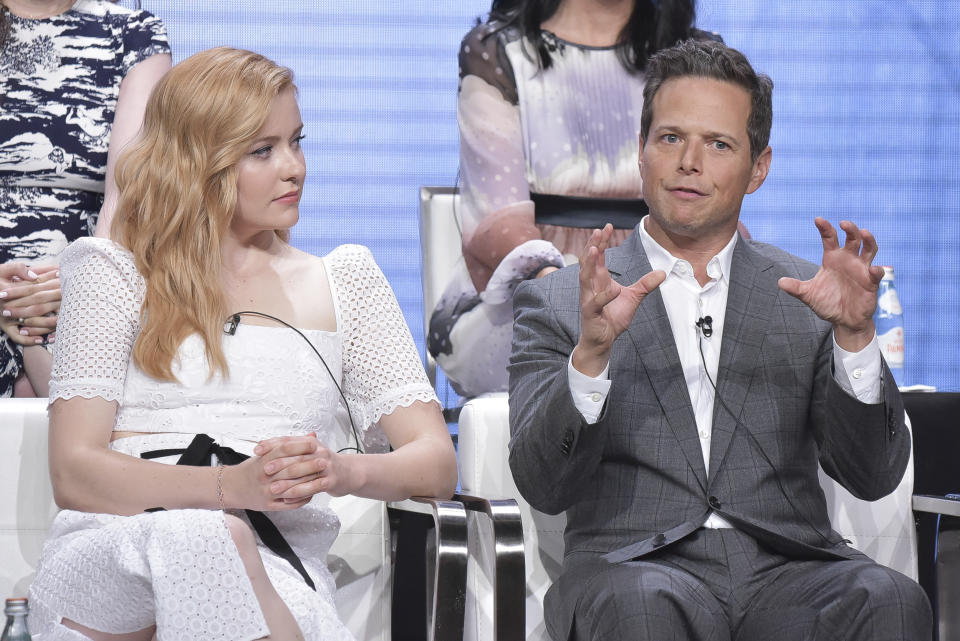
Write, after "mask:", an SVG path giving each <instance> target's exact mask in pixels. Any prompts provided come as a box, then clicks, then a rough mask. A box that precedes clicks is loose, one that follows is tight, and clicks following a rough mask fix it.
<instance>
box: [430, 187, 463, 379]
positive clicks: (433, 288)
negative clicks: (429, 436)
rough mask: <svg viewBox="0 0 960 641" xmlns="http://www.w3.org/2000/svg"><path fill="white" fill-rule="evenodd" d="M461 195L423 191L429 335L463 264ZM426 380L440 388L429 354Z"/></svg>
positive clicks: (437, 189) (440, 190)
mask: <svg viewBox="0 0 960 641" xmlns="http://www.w3.org/2000/svg"><path fill="white" fill-rule="evenodd" d="M459 203H460V195H459V194H458V193H457V188H456V187H421V188H420V260H421V263H420V266H421V270H420V276H421V278H422V284H423V329H424V334H426V333H427V332H429V331H430V315H431V314H432V313H433V310H434V308H435V307H436V306H437V302H439V300H440V296H441V295H442V294H443V290H444V289H445V288H446V287H447V283H449V282H450V275H451V274H453V272H454V269H455V268H456V267H457V265H458V263H460V262H462V261H463V250H462V247H461V245H460V242H461V236H460V218H459V216H458V215H457V212H458V206H459ZM426 360H427V362H426V367H427V376H428V377H429V378H430V384H431V385H433V386H434V387H436V384H437V363H436V361H434V359H433V356H431V355H430V353H429V352H427V359H426Z"/></svg>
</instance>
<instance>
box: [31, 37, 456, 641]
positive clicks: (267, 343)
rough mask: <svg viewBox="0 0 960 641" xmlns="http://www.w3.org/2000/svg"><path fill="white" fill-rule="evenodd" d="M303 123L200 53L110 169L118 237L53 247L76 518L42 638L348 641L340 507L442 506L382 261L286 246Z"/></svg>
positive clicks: (275, 87)
mask: <svg viewBox="0 0 960 641" xmlns="http://www.w3.org/2000/svg"><path fill="white" fill-rule="evenodd" d="M302 130H303V122H302V120H301V117H300V110H299V108H298V106H297V101H296V89H295V87H294V85H293V77H292V73H291V72H290V70H288V69H286V68H284V67H280V66H278V65H276V64H275V63H273V62H271V61H270V60H267V59H266V58H264V57H262V56H260V55H258V54H255V53H251V52H246V51H238V50H235V49H228V48H218V49H212V50H209V51H205V52H201V53H198V54H196V55H194V56H191V57H190V58H188V59H187V60H185V61H183V62H181V63H180V64H178V65H176V66H175V67H174V68H173V69H172V71H171V72H170V73H169V74H168V75H166V76H165V77H164V78H163V79H162V80H161V81H160V84H159V85H158V86H157V88H156V90H155V91H154V92H153V94H152V95H151V97H150V100H149V102H148V104H147V110H146V116H145V121H144V131H143V134H142V136H141V138H140V139H138V141H137V142H136V143H135V144H134V145H133V146H132V147H131V148H130V149H128V150H127V151H126V152H125V153H124V155H123V156H122V158H121V160H120V163H119V165H118V171H117V184H118V188H119V191H120V202H119V204H118V208H117V214H116V218H115V219H114V222H113V227H112V230H111V234H112V237H113V241H111V240H107V239H102V238H84V239H80V240H78V241H76V242H75V243H74V244H72V245H71V246H70V247H69V248H68V249H67V250H66V251H65V252H64V256H63V261H62V264H61V272H60V273H61V279H62V282H63V285H62V287H63V306H62V308H61V318H60V324H59V328H58V335H59V336H58V340H57V349H56V351H55V355H54V356H55V359H54V367H53V376H52V380H51V390H50V399H51V405H50V469H51V473H52V480H53V487H54V495H55V497H56V500H57V504H58V505H59V506H60V507H61V508H63V510H62V511H61V512H60V513H59V514H58V515H57V517H56V520H55V521H54V523H53V526H52V527H51V530H50V535H49V539H48V541H47V543H46V545H45V547H44V550H43V555H42V559H41V562H40V565H39V567H38V569H37V575H36V579H35V580H34V582H33V585H32V587H31V591H30V603H31V626H32V628H33V629H34V631H35V632H36V633H37V634H36V637H35V638H37V639H39V640H41V641H42V640H44V639H87V638H89V639H95V640H99V639H110V640H112V641H115V640H116V639H131V640H132V639H144V640H149V639H151V637H152V635H154V634H156V635H157V636H158V637H159V638H161V639H168V640H178V641H187V640H196V639H204V640H205V641H211V640H216V639H222V640H223V641H236V640H237V639H260V638H271V639H324V640H329V639H349V638H350V635H349V633H348V632H347V630H346V629H345V628H344V627H343V625H342V623H341V622H340V620H339V619H338V616H337V613H336V611H335V609H334V602H333V591H334V583H333V579H332V576H331V574H330V572H329V570H328V569H327V567H326V564H325V561H326V555H327V550H328V548H329V546H330V544H331V542H332V541H333V540H334V538H336V536H337V531H338V528H339V521H338V520H337V516H336V514H334V512H333V511H332V510H331V509H330V507H329V506H328V501H329V496H341V495H344V494H356V495H360V496H366V497H371V498H377V499H401V498H405V497H409V496H411V495H413V494H418V495H429V496H450V495H451V494H452V493H453V491H454V488H455V485H456V461H455V458H454V451H453V447H452V444H451V440H450V437H449V434H448V432H447V430H446V425H445V424H444V422H443V419H442V417H441V414H440V408H439V405H438V403H437V402H436V399H435V397H434V395H433V392H432V390H431V388H430V385H429V383H428V382H427V379H426V375H425V373H424V371H423V367H422V365H421V362H420V359H419V357H418V354H417V350H416V348H415V346H414V343H413V339H412V337H411V336H410V332H409V330H408V328H407V326H406V324H405V323H404V320H403V316H402V315H401V312H400V308H399V306H398V305H397V302H396V299H395V298H394V295H393V292H392V291H391V289H390V285H389V284H388V283H387V281H386V279H385V278H384V275H383V273H382V272H381V271H380V270H379V268H378V267H377V265H376V263H374V261H373V258H372V256H371V255H370V252H369V250H367V249H366V248H363V247H359V246H355V245H344V246H341V247H339V248H337V249H336V250H334V251H333V252H331V253H330V254H329V255H328V256H326V257H325V258H316V257H314V256H311V255H308V254H305V253H304V252H302V251H300V250H297V249H295V248H294V247H292V246H290V245H289V244H288V243H287V242H286V238H287V236H288V232H289V229H290V228H291V227H292V226H293V225H294V224H295V223H296V222H297V218H298V215H299V214H298V202H299V199H300V196H301V194H302V189H303V180H304V176H305V173H306V168H305V165H304V157H303V152H302V150H301V148H300V141H301V139H302V138H303V134H302ZM246 310H253V311H246ZM268 315H269V316H268ZM272 317H276V319H277V320H271V318H272ZM281 319H282V320H281ZM294 328H297V329H294ZM321 357H322V358H321ZM354 425H355V427H354ZM351 428H353V429H351ZM391 446H392V447H393V451H390V447H391ZM355 448H361V449H362V450H363V451H364V452H365V453H364V454H360V453H350V452H347V450H354V449H355ZM345 452H346V453H345ZM248 457H249V458H248ZM211 459H212V460H211ZM178 462H179V463H180V465H174V463H178ZM197 465H206V466H207V467H196V466H197ZM210 465H213V467H209V466H210ZM264 512H267V513H268V514H269V516H266V515H265V514H264ZM254 531H256V535H255V534H254Z"/></svg>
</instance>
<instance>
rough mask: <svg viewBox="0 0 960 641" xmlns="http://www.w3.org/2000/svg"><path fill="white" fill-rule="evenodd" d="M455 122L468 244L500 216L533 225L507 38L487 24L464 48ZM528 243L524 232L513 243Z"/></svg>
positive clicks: (479, 29)
mask: <svg viewBox="0 0 960 641" xmlns="http://www.w3.org/2000/svg"><path fill="white" fill-rule="evenodd" d="M457 123H458V125H459V130H460V193H461V199H460V201H461V203H462V214H461V215H462V221H463V235H464V242H465V243H470V242H471V240H472V238H473V236H474V234H475V233H478V228H479V227H481V224H482V223H483V222H484V221H485V219H487V218H489V217H494V216H497V215H500V216H502V215H509V216H519V217H521V218H522V219H523V220H524V222H525V223H526V224H528V225H530V226H532V225H533V203H532V202H531V201H530V187H529V185H528V183H527V171H526V161H525V157H524V149H523V130H522V127H521V122H520V108H519V106H518V105H517V86H516V81H515V80H514V77H513V69H512V67H511V66H510V60H509V59H508V58H507V55H506V52H505V51H504V44H503V34H502V33H498V32H494V31H493V27H492V26H491V25H489V24H482V25H478V26H477V27H476V28H474V29H473V31H471V32H470V33H468V34H467V36H466V37H465V38H464V39H463V42H462V43H461V45H460V90H459V93H458V98H457ZM487 222H489V221H487ZM479 233H482V232H479ZM524 240H528V238H527V236H526V235H525V234H523V233H522V231H520V232H518V240H517V241H516V242H515V243H514V245H519V244H520V243H521V242H523V241H524Z"/></svg>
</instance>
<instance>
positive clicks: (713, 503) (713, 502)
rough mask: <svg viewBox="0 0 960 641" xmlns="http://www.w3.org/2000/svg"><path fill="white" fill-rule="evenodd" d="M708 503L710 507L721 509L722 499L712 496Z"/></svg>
mask: <svg viewBox="0 0 960 641" xmlns="http://www.w3.org/2000/svg"><path fill="white" fill-rule="evenodd" d="M707 503H709V504H710V507H712V508H713V509H715V510H719V509H720V499H718V498H717V497H715V496H711V497H710V498H709V499H707Z"/></svg>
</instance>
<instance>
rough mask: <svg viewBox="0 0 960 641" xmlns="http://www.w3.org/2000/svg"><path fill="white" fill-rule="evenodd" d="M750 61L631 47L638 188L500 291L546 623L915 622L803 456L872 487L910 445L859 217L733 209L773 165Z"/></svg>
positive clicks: (873, 625)
mask: <svg viewBox="0 0 960 641" xmlns="http://www.w3.org/2000/svg"><path fill="white" fill-rule="evenodd" d="M772 88H773V84H772V82H771V81H770V79H769V78H767V77H766V76H763V75H758V74H756V73H755V72H754V70H753V69H752V68H751V66H750V63H749V62H748V61H747V60H746V58H744V57H743V55H742V54H740V53H739V52H737V51H734V50H732V49H730V48H728V47H726V46H724V45H722V44H719V43H716V42H692V41H691V42H687V43H683V44H680V45H677V46H676V47H674V48H672V49H668V50H664V51H661V52H660V53H658V54H657V55H656V56H654V57H653V58H652V59H651V60H650V62H649V64H648V69H647V86H646V89H645V92H644V100H645V102H644V106H643V114H642V129H641V141H640V143H641V155H640V172H641V175H642V177H643V193H644V199H645V200H646V202H647V205H648V206H649V209H650V215H649V216H647V217H645V218H644V219H643V220H642V221H641V222H640V224H639V225H638V226H637V228H636V233H634V234H631V236H630V237H629V238H628V239H627V240H626V241H625V242H624V243H623V244H622V245H621V246H620V247H617V248H614V249H610V250H607V245H608V241H609V238H610V233H611V229H610V226H607V227H606V228H605V229H603V230H597V231H595V232H594V233H593V236H592V238H591V239H590V241H589V243H588V245H587V248H586V250H585V251H584V254H583V256H582V257H581V262H580V267H579V269H577V268H569V269H564V270H561V271H560V272H557V273H555V274H552V275H550V276H548V277H546V278H543V279H540V280H535V281H528V282H526V283H524V284H523V285H522V286H521V287H520V288H519V290H518V292H517V295H516V298H515V306H514V309H515V317H516V325H515V330H514V346H513V355H512V357H511V364H510V425H511V433H512V439H511V443H510V467H511V470H512V472H513V476H514V479H515V480H516V483H517V486H518V487H519V488H520V491H521V492H522V493H523V495H524V497H525V498H526V499H527V500H528V501H529V502H530V504H531V505H533V506H534V507H535V508H537V509H539V510H542V511H544V512H548V513H557V512H560V511H563V510H565V511H566V514H567V529H566V532H565V535H564V537H565V543H566V553H565V558H564V566H563V571H562V574H561V576H560V578H559V580H558V581H557V583H556V584H555V585H553V586H552V587H551V589H550V591H549V592H548V594H547V597H546V603H545V610H546V616H547V627H548V630H549V631H550V634H551V635H552V636H553V638H554V639H556V640H558V641H560V640H564V639H578V640H586V639H651V640H655V641H665V640H669V639H683V640H687V639H698V640H700V639H718V640H720V639H739V640H744V641H746V640H762V639H763V640H765V639H777V641H788V640H793V639H796V640H800V639H818V640H820V639H862V640H864V641H866V640H870V641H881V640H885V639H891V640H893V639H910V640H917V641H919V640H924V641H926V640H929V639H930V637H931V615H930V607H929V604H928V603H927V600H926V597H925V596H924V594H923V592H922V590H921V589H920V587H919V586H918V585H917V584H916V583H914V582H913V581H911V580H909V579H907V578H906V577H904V576H903V575H900V574H898V573H897V572H895V571H893V570H890V569H887V568H885V567H882V566H879V565H877V564H876V563H874V562H873V561H871V560H870V559H868V558H867V557H866V556H865V555H863V554H861V553H860V552H858V551H856V550H855V549H853V548H852V547H850V546H848V545H847V544H846V542H844V541H843V540H842V539H841V537H840V536H839V535H838V534H837V533H835V532H834V531H832V530H831V528H830V523H829V520H828V517H827V509H826V503H825V501H824V496H823V492H822V491H821V489H820V485H819V482H818V478H817V462H818V460H819V462H820V463H821V464H822V465H823V468H824V470H826V472H827V473H828V474H830V475H831V476H832V477H833V478H835V479H837V480H838V481H839V482H841V483H842V484H843V485H844V486H845V487H846V488H847V489H849V490H850V491H851V492H852V493H853V494H855V495H856V496H859V497H861V498H864V499H869V500H872V499H877V498H879V497H882V496H884V495H885V494H888V493H889V492H891V491H892V490H893V489H894V488H895V487H896V485H897V483H898V482H899V479H900V478H901V476H902V474H903V471H904V468H905V466H906V463H907V460H908V457H909V451H910V435H909V432H908V430H907V429H906V427H905V426H904V414H903V405H902V402H901V399H900V395H899V392H898V390H897V388H896V385H895V384H894V382H893V377H892V375H891V374H890V371H889V369H887V367H886V365H885V364H884V363H883V360H882V358H881V356H880V352H879V348H878V346H877V343H876V332H875V329H874V325H873V320H872V316H873V311H874V308H875V306H876V291H877V286H878V284H879V282H880V279H881V276H882V269H880V268H879V267H876V266H873V265H871V262H872V260H873V257H874V256H875V255H876V252H877V244H876V242H875V240H874V238H873V236H872V235H871V234H870V232H868V231H866V230H861V229H858V228H857V226H856V225H854V224H853V223H851V222H841V223H840V227H841V229H843V231H844V232H845V235H846V237H845V239H844V241H842V242H841V241H840V240H839V238H838V233H837V231H835V230H834V228H833V226H832V225H831V224H830V223H829V222H827V221H826V220H824V219H823V218H817V219H816V220H815V224H816V227H817V229H818V230H819V232H820V235H821V237H822V241H823V259H822V265H821V266H817V265H813V264H810V263H808V262H806V261H804V260H801V259H799V258H797V257H794V256H791V255H789V254H787V253H785V252H783V251H780V250H778V249H776V248H774V247H771V246H769V245H764V244H762V243H757V242H753V241H750V240H746V239H745V238H743V237H741V236H740V235H739V234H738V233H737V223H738V219H739V214H740V205H741V202H742V200H743V197H744V195H745V194H747V193H752V192H753V191H755V190H756V189H758V188H759V187H760V185H761V184H762V183H763V181H764V179H765V178H766V176H767V171H768V169H769V167H770V158H771V152H770V148H769V147H768V146H767V142H768V140H769V133H770V124H771V121H772V108H771V93H772Z"/></svg>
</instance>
